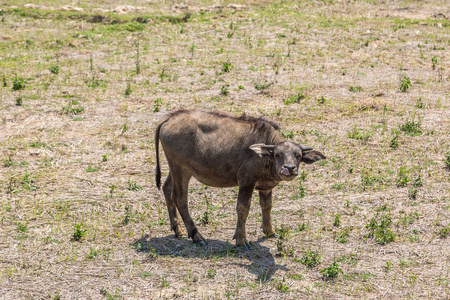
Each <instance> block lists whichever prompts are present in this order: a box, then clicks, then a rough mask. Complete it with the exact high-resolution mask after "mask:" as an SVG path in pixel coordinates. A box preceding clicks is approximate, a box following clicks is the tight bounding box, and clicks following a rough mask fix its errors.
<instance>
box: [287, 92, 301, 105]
mask: <svg viewBox="0 0 450 300" xmlns="http://www.w3.org/2000/svg"><path fill="white" fill-rule="evenodd" d="M305 98H306V96H305V94H304V93H303V92H302V93H297V94H295V95H294V96H291V97H289V98H287V99H285V100H283V102H284V104H286V105H289V104H292V103H300V101H302V100H303V99H305Z"/></svg>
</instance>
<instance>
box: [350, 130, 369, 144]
mask: <svg viewBox="0 0 450 300" xmlns="http://www.w3.org/2000/svg"><path fill="white" fill-rule="evenodd" d="M347 136H348V137H349V138H351V139H355V140H361V141H367V140H368V139H370V136H371V135H370V133H369V132H367V131H366V130H364V129H359V128H356V127H354V128H353V130H352V131H351V132H349V133H348V135H347Z"/></svg>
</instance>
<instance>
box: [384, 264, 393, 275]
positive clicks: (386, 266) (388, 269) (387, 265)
mask: <svg viewBox="0 0 450 300" xmlns="http://www.w3.org/2000/svg"><path fill="white" fill-rule="evenodd" d="M392 265H393V263H392V262H390V261H387V262H386V264H385V265H384V271H385V272H386V273H387V272H389V271H390V270H391V267H392Z"/></svg>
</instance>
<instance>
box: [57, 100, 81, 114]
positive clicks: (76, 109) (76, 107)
mask: <svg viewBox="0 0 450 300" xmlns="http://www.w3.org/2000/svg"><path fill="white" fill-rule="evenodd" d="M82 112H84V107H83V106H81V105H80V104H79V103H78V101H77V100H69V102H68V103H67V105H66V106H63V107H62V113H63V114H65V115H72V116H73V115H79V114H81V113H82Z"/></svg>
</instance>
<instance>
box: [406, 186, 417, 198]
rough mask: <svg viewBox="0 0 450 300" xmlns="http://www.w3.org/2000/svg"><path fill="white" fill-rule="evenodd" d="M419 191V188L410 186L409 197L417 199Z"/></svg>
mask: <svg viewBox="0 0 450 300" xmlns="http://www.w3.org/2000/svg"><path fill="white" fill-rule="evenodd" d="M418 192H419V191H418V190H417V189H414V188H410V189H409V190H408V198H409V199H411V200H416V198H417V193H418Z"/></svg>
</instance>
